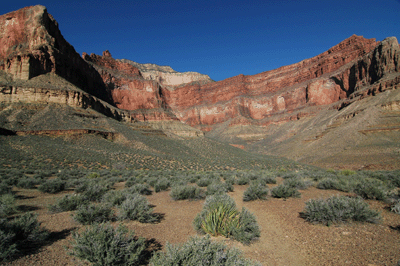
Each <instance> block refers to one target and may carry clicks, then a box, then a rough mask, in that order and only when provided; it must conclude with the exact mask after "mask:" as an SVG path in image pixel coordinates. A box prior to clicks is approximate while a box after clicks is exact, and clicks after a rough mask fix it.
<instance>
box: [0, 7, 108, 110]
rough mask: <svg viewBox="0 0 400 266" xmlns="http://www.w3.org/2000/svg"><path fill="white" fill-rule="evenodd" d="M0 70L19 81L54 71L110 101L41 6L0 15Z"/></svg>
mask: <svg viewBox="0 0 400 266" xmlns="http://www.w3.org/2000/svg"><path fill="white" fill-rule="evenodd" d="M0 70H3V71H4V72H6V73H9V74H10V75H11V76H12V77H13V79H22V80H29V79H31V78H33V77H36V76H39V75H42V74H46V73H54V74H57V75H59V76H61V77H63V78H65V79H66V80H68V81H69V82H71V83H73V84H74V85H76V86H78V87H80V88H81V89H82V90H84V91H86V92H88V93H90V94H92V95H94V96H96V97H98V98H100V99H102V100H104V101H107V102H109V103H111V97H110V94H109V93H108V91H107V90H106V88H105V86H104V83H103V80H102V79H101V77H100V75H99V73H98V72H97V71H96V70H95V69H94V68H93V67H91V66H90V65H89V64H87V63H86V62H85V61H84V60H83V59H82V58H81V57H80V56H79V54H78V53H76V51H75V49H74V47H72V45H70V44H69V43H68V42H67V41H66V40H65V39H64V37H63V36H62V35H61V32H60V30H59V28H58V23H57V22H56V21H55V19H54V18H53V17H52V16H51V15H50V14H49V13H47V10H46V8H45V7H44V6H40V5H37V6H33V7H26V8H23V9H20V10H17V11H14V12H10V13H8V14H5V15H2V16H0Z"/></svg>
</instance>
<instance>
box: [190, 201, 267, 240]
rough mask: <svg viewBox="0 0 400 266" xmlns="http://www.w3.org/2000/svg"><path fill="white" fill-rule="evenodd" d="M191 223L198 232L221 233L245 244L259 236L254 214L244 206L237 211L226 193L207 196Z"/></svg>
mask: <svg viewBox="0 0 400 266" xmlns="http://www.w3.org/2000/svg"><path fill="white" fill-rule="evenodd" d="M193 225H194V227H195V229H196V231H198V232H199V233H205V234H210V235H213V236H218V235H223V236H225V237H231V238H233V239H236V240H238V241H240V242H242V243H245V244H248V243H250V242H251V241H252V240H253V239H255V238H257V237H259V236H260V231H259V228H258V224H257V222H256V219H255V217H254V215H253V214H251V213H250V212H248V211H247V210H246V209H245V208H243V209H242V212H239V211H238V210H237V208H236V204H235V201H234V200H233V199H232V198H231V197H229V196H228V195H227V194H220V195H212V196H208V197H207V198H206V201H205V202H204V206H203V209H202V211H201V212H200V213H199V214H198V215H197V216H196V218H195V219H194V221H193Z"/></svg>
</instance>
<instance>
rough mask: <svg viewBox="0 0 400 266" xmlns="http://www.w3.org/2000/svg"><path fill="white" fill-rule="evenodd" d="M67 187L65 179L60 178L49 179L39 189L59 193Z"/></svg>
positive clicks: (44, 191)
mask: <svg viewBox="0 0 400 266" xmlns="http://www.w3.org/2000/svg"><path fill="white" fill-rule="evenodd" d="M64 189H65V181H63V180H60V179H49V180H46V181H45V182H44V183H42V184H41V185H40V186H39V187H38V190H39V191H41V192H43V193H58V192H61V191H63V190H64Z"/></svg>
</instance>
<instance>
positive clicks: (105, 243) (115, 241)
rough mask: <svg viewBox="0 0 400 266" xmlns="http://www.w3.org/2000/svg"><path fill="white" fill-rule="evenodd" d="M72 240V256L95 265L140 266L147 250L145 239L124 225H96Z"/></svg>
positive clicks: (76, 235)
mask: <svg viewBox="0 0 400 266" xmlns="http://www.w3.org/2000/svg"><path fill="white" fill-rule="evenodd" d="M72 238H73V241H72V242H71V244H72V249H71V253H70V254H71V255H73V256H75V257H77V258H79V259H81V260H85V261H88V262H91V263H93V265H140V264H141V262H142V261H143V256H144V251H145V249H146V241H145V239H144V238H138V237H136V236H135V235H134V232H131V233H129V234H128V230H127V228H126V227H124V226H122V225H120V226H118V227H117V228H116V229H114V227H112V226H111V225H110V224H108V223H101V224H94V225H91V226H88V227H87V228H85V230H84V231H83V232H82V233H78V232H74V233H73V235H72Z"/></svg>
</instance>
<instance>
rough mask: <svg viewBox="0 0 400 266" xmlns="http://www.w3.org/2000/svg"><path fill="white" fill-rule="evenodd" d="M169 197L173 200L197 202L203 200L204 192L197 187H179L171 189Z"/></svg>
mask: <svg viewBox="0 0 400 266" xmlns="http://www.w3.org/2000/svg"><path fill="white" fill-rule="evenodd" d="M169 195H170V196H171V198H172V199H174V200H185V199H191V200H197V199H204V198H205V191H204V190H203V189H201V188H199V187H197V186H190V185H180V186H174V187H172V189H171V192H170V194H169Z"/></svg>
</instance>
